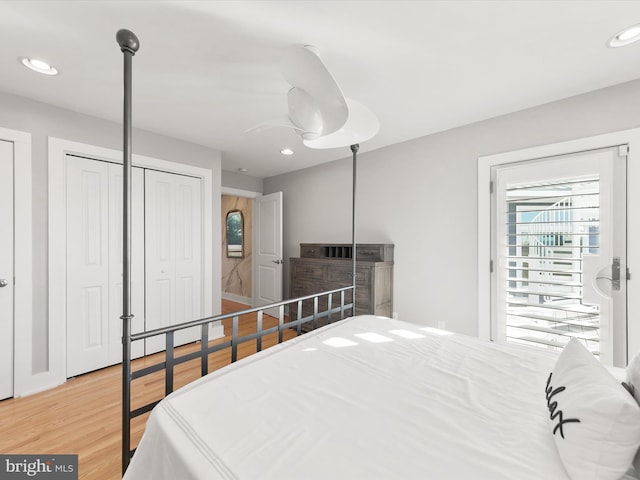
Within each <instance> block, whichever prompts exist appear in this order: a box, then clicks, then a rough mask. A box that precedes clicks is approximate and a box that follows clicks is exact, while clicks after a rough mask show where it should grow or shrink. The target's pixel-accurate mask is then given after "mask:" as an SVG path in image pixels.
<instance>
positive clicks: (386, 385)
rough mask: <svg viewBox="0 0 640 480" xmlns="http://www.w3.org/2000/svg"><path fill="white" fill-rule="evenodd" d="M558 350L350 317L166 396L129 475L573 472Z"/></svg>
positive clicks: (534, 475)
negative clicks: (558, 412) (555, 403)
mask: <svg viewBox="0 0 640 480" xmlns="http://www.w3.org/2000/svg"><path fill="white" fill-rule="evenodd" d="M557 361H558V355H557V354H554V353H551V352H545V351H540V352H537V351H531V352H529V351H527V350H524V351H523V350H522V349H521V348H517V347H512V346H503V345H496V344H494V343H490V342H483V341H480V340H477V339H474V338H470V337H465V336H462V335H453V334H448V332H443V331H439V330H435V329H432V328H428V327H420V326H418V325H416V324H412V323H405V322H401V321H397V320H393V319H389V318H385V317H375V316H360V317H352V318H350V319H346V320H344V321H341V322H338V323H335V324H332V325H329V326H327V327H323V328H321V329H318V330H314V331H313V332H310V333H308V334H305V335H304V336H302V337H298V338H296V339H293V340H289V341H287V342H285V343H283V344H280V345H278V346H275V347H272V348H270V349H268V350H265V351H263V352H261V353H259V354H256V355H253V356H251V357H248V358H245V359H243V360H240V361H238V362H236V363H234V364H232V365H230V366H229V367H226V368H224V369H222V370H219V371H216V372H214V373H211V374H209V375H208V376H206V377H203V378H201V379H200V380H198V381H196V382H194V383H192V384H190V385H188V386H186V387H184V388H182V389H180V390H178V391H176V392H174V393H173V394H171V395H170V396H168V397H167V398H165V399H164V400H163V401H162V402H160V404H159V405H158V406H157V407H156V408H155V409H154V411H153V412H152V414H151V417H150V419H149V420H148V422H147V427H146V431H145V434H144V436H143V438H142V441H141V443H140V445H139V447H138V449H137V451H136V454H135V455H134V457H133V459H132V463H131V465H130V466H129V469H128V470H127V473H126V475H125V477H124V478H125V480H142V479H148V478H153V479H154V480H163V479H166V480H170V479H171V480H173V479H176V478H180V479H181V480H191V479H193V480H196V479H201V480H204V479H208V480H214V479H258V478H259V479H261V480H262V479H264V480H266V479H280V480H284V479H302V478H304V479H327V478H335V479H355V478H366V479H395V478H398V479H414V478H433V479H466V478H473V479H476V480H477V479H486V480H499V479H505V480H507V479H509V480H512V479H518V480H534V479H535V480H539V479H568V478H571V477H569V476H568V474H567V472H566V470H565V467H564V466H563V462H562V461H561V457H560V455H559V451H558V449H557V448H556V445H555V443H554V435H553V434H552V427H553V425H550V421H549V409H548V404H547V403H548V402H547V399H546V396H545V385H546V382H547V379H548V376H549V373H550V372H551V371H552V369H553V368H554V365H555V364H556V362H557ZM594 361H595V360H594ZM603 370H604V368H603ZM606 373H607V374H609V373H608V372H606ZM617 373H618V374H619V375H620V372H617ZM609 375H610V376H611V374H609ZM611 378H612V379H613V376H611ZM614 383H617V382H614ZM620 389H621V391H623V392H624V394H625V395H627V396H628V397H629V398H631V400H633V399H632V397H631V395H629V394H628V393H627V392H626V391H624V389H623V388H622V386H620ZM558 396H560V395H558ZM635 406H636V410H637V409H638V407H637V405H635ZM636 413H638V412H636ZM565 415H566V414H565ZM582 415H585V414H582ZM566 420H568V417H567V418H565V421H566ZM638 420H639V422H640V417H639V418H638ZM585 421H586V419H583V422H585ZM571 426H572V425H570V424H569V423H565V425H564V427H565V434H566V435H567V436H569V434H570V433H572V432H570V430H571V429H570V427H571ZM636 428H637V429H638V430H640V423H638V425H637V426H636ZM637 441H638V442H640V437H638V438H637ZM636 448H637V447H636ZM629 464H630V460H629ZM623 473H624V472H623ZM573 478H576V477H573ZM583 478H587V477H583ZM593 478H606V477H604V476H602V474H600V475H598V476H595V477H593ZM625 478H635V477H633V472H632V470H629V472H628V475H627V476H626V477H625Z"/></svg>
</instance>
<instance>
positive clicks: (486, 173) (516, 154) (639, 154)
mask: <svg viewBox="0 0 640 480" xmlns="http://www.w3.org/2000/svg"><path fill="white" fill-rule="evenodd" d="M623 144H627V145H629V155H628V157H627V184H628V186H629V187H628V188H627V219H628V225H627V265H628V267H629V270H630V272H631V275H632V276H631V280H629V281H628V283H627V288H628V290H627V298H628V311H627V315H628V318H630V319H634V318H637V314H636V312H640V300H638V299H637V298H638V293H640V290H639V287H638V286H637V285H636V284H637V282H634V280H635V278H636V276H638V275H640V267H637V269H636V268H634V267H635V265H634V263H633V262H634V261H635V260H636V259H635V256H636V255H638V256H640V252H638V251H634V246H635V245H637V244H638V241H640V221H639V220H637V218H638V216H639V215H640V212H637V211H636V210H635V209H637V208H638V206H639V205H640V129H637V128H636V129H631V130H623V131H620V132H613V133H606V134H603V135H596V136H593V137H585V138H580V139H577V140H570V141H567V142H561V143H554V144H550V145H542V146H538V147H533V148H527V149H523V150H516V151H513V152H506V153H500V154H496V155H487V156H482V157H478V336H479V337H480V338H482V339H485V340H489V339H490V334H491V332H490V324H491V302H490V295H491V290H490V285H491V281H490V280H491V272H490V269H489V266H490V261H491V222H490V218H491V201H490V195H489V185H490V182H491V167H494V166H496V165H503V164H507V163H512V162H518V161H524V160H529V159H533V158H545V157H552V156H557V155H566V154H570V153H573V152H579V151H585V150H595V149H600V148H606V147H613V146H616V145H623ZM634 187H635V188H634ZM638 265H640V261H639V264H638ZM628 351H629V357H630V358H631V357H632V356H633V355H634V354H635V353H636V352H638V351H640V322H633V321H630V322H628Z"/></svg>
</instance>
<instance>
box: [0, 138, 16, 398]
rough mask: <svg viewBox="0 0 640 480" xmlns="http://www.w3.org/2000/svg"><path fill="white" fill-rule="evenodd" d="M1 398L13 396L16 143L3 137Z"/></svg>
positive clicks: (0, 186)
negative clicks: (14, 148) (14, 179)
mask: <svg viewBox="0 0 640 480" xmlns="http://www.w3.org/2000/svg"><path fill="white" fill-rule="evenodd" d="M0 226H1V227H0V282H1V283H0V400H2V399H4V398H8V397H12V396H13V251H14V248H13V143H11V142H6V141H0Z"/></svg>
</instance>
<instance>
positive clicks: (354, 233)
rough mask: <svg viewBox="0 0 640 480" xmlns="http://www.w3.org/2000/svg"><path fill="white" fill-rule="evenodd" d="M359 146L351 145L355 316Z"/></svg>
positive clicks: (352, 253)
mask: <svg viewBox="0 0 640 480" xmlns="http://www.w3.org/2000/svg"><path fill="white" fill-rule="evenodd" d="M359 148H360V145H358V144H357V143H356V144H353V145H351V151H352V152H353V187H352V189H351V264H352V266H353V267H352V268H353V272H352V275H353V277H352V278H353V283H352V285H353V292H352V303H353V312H352V315H353V316H355V314H356V172H357V170H358V163H357V156H358V149H359Z"/></svg>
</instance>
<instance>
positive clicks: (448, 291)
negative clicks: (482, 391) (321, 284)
mask: <svg viewBox="0 0 640 480" xmlns="http://www.w3.org/2000/svg"><path fill="white" fill-rule="evenodd" d="M428 114H429V112H428V109H426V110H425V115H428ZM639 126H640V81H633V82H629V83H625V84H620V85H616V86H613V87H610V88H606V89H602V90H598V91H595V92H591V93H587V94H584V95H580V96H576V97H572V98H568V99H565V100H561V101H558V102H553V103H550V104H547V105H542V106H539V107H536V108H531V109H528V110H524V111H520V112H516V113H513V114H509V115H504V116H501V117H497V118H493V119H490V120H486V121H483V122H478V123H474V124H471V125H466V126H463V127H460V128H456V129H452V130H449V131H445V132H441V133H436V134H433V135H429V136H426V137H422V138H419V139H416V140H412V141H408V142H404V143H401V144H396V145H393V146H390V147H386V148H383V149H380V150H377V151H374V152H369V153H365V154H361V155H359V156H358V186H357V214H356V215H357V241H358V242H362V243H378V242H393V243H394V244H395V271H394V282H395V285H394V310H395V311H396V312H398V314H399V318H400V319H401V320H407V321H411V322H416V323H422V324H427V325H432V326H437V322H438V320H446V322H447V324H446V326H447V328H449V329H450V330H453V331H456V332H460V333H465V334H469V335H474V336H475V335H477V333H478V325H477V313H476V312H477V309H478V308H477V307H478V293H477V292H478V265H477V264H478V255H477V240H478V235H477V227H478V225H477V224H478V216H477V195H478V192H477V158H478V157H479V156H486V155H492V154H496V153H501V152H507V151H512V150H519V149H523V148H528V147H533V146H538V145H544V144H551V143H556V142H561V141H565V140H571V139H576V138H582V137H587V136H592V135H598V134H603V133H609V132H614V131H619V130H625V129H630V128H637V127H639ZM382 128H384V125H382ZM345 157H347V158H345V159H344V160H339V161H336V162H332V163H330V164H325V165H320V166H317V167H313V168H309V169H305V170H300V171H297V172H293V173H289V174H284V175H279V176H276V177H272V178H268V179H265V180H264V182H263V185H264V193H265V194H268V193H272V192H275V191H282V192H283V198H284V254H285V258H289V257H294V256H298V254H299V247H298V244H299V243H300V242H349V241H351V230H350V228H351V223H350V222H351V218H350V215H351V209H350V205H351V158H350V152H349V149H348V148H345ZM327 185H332V187H331V188H327ZM487 188H488V186H487ZM630 188H640V185H635V186H634V185H630ZM285 266H286V267H288V263H287V264H285ZM285 278H286V275H285ZM285 291H287V290H285Z"/></svg>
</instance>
